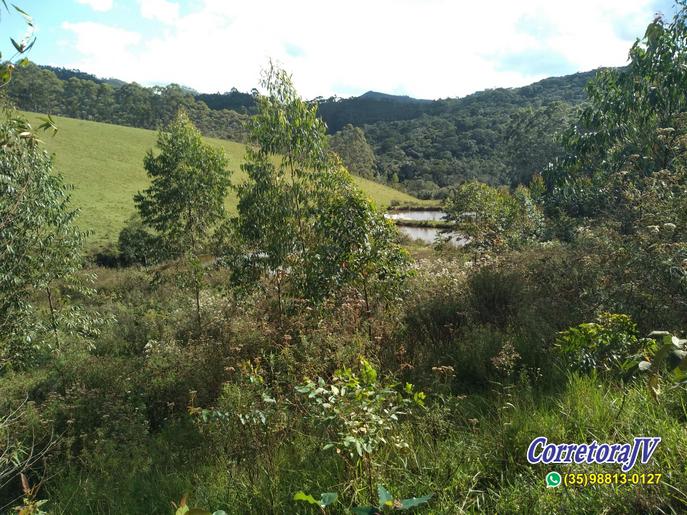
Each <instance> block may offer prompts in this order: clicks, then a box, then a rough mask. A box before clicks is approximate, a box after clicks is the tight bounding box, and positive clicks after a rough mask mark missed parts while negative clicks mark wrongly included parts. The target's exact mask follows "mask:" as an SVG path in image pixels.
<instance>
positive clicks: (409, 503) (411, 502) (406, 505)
mask: <svg viewBox="0 0 687 515" xmlns="http://www.w3.org/2000/svg"><path fill="white" fill-rule="evenodd" d="M433 495H434V494H429V495H425V496H424V497H412V498H410V499H403V500H402V501H401V506H400V507H399V510H410V509H412V508H416V507H417V506H420V505H422V504H426V503H428V502H429V500H430V499H431V498H432V496H433Z"/></svg>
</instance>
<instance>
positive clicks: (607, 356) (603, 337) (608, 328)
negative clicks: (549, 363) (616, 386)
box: [556, 313, 643, 372]
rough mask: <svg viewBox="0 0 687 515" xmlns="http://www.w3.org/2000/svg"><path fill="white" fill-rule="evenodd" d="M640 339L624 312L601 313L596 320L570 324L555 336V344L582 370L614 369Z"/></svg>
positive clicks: (622, 362) (615, 369)
mask: <svg viewBox="0 0 687 515" xmlns="http://www.w3.org/2000/svg"><path fill="white" fill-rule="evenodd" d="M642 345H643V342H642V341H641V340H640V339H639V338H638V334H637V326H636V324H635V323H634V322H633V321H632V319H631V318H630V317H629V316H627V315H619V314H614V313H601V314H600V315H599V316H598V317H597V321H596V322H592V323H585V324H580V325H578V326H577V327H571V328H570V329H567V330H565V331H563V332H561V333H560V334H559V335H558V338H557V340H556V346H557V347H558V349H559V350H560V352H561V353H563V355H564V356H565V358H566V359H567V360H568V362H569V363H570V364H571V365H572V366H573V367H575V368H576V369H578V370H580V371H582V372H590V371H592V370H596V371H599V372H611V371H614V372H618V371H619V370H620V369H621V367H622V366H623V364H624V362H625V361H626V360H627V359H628V357H629V356H630V355H631V354H635V353H637V352H638V351H640V349H641V347H642Z"/></svg>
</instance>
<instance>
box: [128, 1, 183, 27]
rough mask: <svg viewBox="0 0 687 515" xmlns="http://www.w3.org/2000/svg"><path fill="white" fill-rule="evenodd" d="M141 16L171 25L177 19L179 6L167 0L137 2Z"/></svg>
mask: <svg viewBox="0 0 687 515" xmlns="http://www.w3.org/2000/svg"><path fill="white" fill-rule="evenodd" d="M138 5H139V7H140V9H141V16H143V17H144V18H148V19H149V20H158V21H161V22H162V23H167V24H171V23H174V22H176V21H177V20H178V19H179V4H177V3H174V2H168V1H167V0H138Z"/></svg>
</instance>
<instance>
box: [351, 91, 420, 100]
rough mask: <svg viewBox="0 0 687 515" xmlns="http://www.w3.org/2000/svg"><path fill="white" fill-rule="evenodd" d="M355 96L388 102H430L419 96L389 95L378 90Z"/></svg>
mask: <svg viewBox="0 0 687 515" xmlns="http://www.w3.org/2000/svg"><path fill="white" fill-rule="evenodd" d="M357 98H364V99H366V100H382V101H389V102H411V103H415V102H432V101H431V100H423V99H420V98H413V97H409V96H408V95H389V94H388V93H380V92H378V91H368V92H367V93H363V94H362V95H360V96H359V97H357Z"/></svg>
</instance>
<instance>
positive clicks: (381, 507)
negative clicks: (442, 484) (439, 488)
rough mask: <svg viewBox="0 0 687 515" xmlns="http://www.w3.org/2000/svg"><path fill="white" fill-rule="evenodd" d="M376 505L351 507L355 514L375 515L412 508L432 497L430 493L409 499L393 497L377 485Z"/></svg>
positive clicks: (425, 502)
mask: <svg viewBox="0 0 687 515" xmlns="http://www.w3.org/2000/svg"><path fill="white" fill-rule="evenodd" d="M377 497H378V500H379V501H378V505H377V506H360V507H357V508H353V510H352V511H353V513H354V514H355V515H377V514H380V513H384V512H386V511H405V510H412V509H414V508H417V507H418V506H422V505H423V504H427V503H428V502H429V501H430V500H431V499H432V494H430V495H425V496H422V497H411V498H410V499H394V497H393V496H392V495H391V494H390V493H389V491H388V490H387V489H386V488H384V487H383V486H382V485H377Z"/></svg>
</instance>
